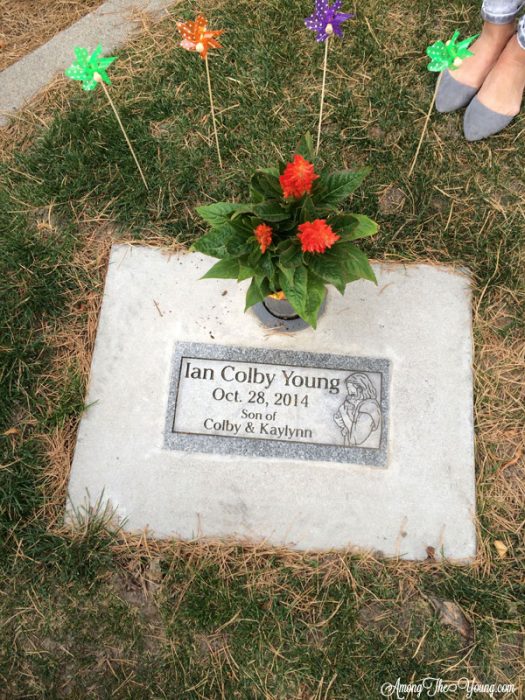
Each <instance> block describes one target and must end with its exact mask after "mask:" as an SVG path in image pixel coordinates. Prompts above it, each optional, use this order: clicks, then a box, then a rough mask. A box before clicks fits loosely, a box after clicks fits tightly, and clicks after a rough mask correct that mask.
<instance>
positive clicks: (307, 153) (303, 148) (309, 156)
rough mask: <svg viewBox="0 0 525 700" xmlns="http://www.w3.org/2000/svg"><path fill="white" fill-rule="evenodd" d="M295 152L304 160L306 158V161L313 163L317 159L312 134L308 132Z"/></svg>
mask: <svg viewBox="0 0 525 700" xmlns="http://www.w3.org/2000/svg"><path fill="white" fill-rule="evenodd" d="M295 152H296V153H298V154H299V155H300V156H302V157H303V158H306V160H309V161H310V162H312V161H313V160H314V158H315V153H314V140H313V138H312V134H311V133H310V132H307V133H306V134H305V135H304V136H303V137H302V138H301V140H300V141H299V143H298V144H297V148H296V149H295Z"/></svg>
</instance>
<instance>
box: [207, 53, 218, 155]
mask: <svg viewBox="0 0 525 700" xmlns="http://www.w3.org/2000/svg"><path fill="white" fill-rule="evenodd" d="M204 63H205V64H206V77H207V78H208V92H209V93H210V107H211V118H212V121H213V133H214V134H215V145H216V146H217V155H218V156H219V166H220V167H221V168H222V158H221V149H220V146H219V135H218V134H217V122H216V121H215V105H214V103H213V93H212V91H211V78H210V66H209V64H208V56H206V58H205V59H204Z"/></svg>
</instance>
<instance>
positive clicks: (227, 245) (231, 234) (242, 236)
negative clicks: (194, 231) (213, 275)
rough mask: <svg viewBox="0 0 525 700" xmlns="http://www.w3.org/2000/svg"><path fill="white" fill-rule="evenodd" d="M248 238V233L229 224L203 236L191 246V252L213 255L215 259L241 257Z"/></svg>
mask: <svg viewBox="0 0 525 700" xmlns="http://www.w3.org/2000/svg"><path fill="white" fill-rule="evenodd" d="M248 237H249V232H248V231H246V230H244V231H243V230H241V229H238V228H236V227H234V226H232V225H231V224H230V223H227V224H225V225H223V226H221V227H219V228H213V229H212V230H211V231H210V232H209V233H206V234H204V236H201V237H200V238H199V239H198V240H196V241H195V243H194V244H193V245H192V246H191V250H196V251H198V252H199V253H204V255H211V256H213V257H214V258H224V257H226V256H227V255H236V254H237V255H241V254H242V248H243V246H244V245H245V243H246V241H247V239H248Z"/></svg>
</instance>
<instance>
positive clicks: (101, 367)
mask: <svg viewBox="0 0 525 700" xmlns="http://www.w3.org/2000/svg"><path fill="white" fill-rule="evenodd" d="M212 262H213V261H212V260H211V259H209V258H206V257H205V256H201V255H198V254H177V255H167V254H165V253H163V252H162V251H161V250H160V249H155V248H146V247H130V246H123V245H117V246H114V248H113V250H112V253H111V260H110V265H109V270H108V276H107V281H106V288H105V294H104V301H103V305H102V311H101V317H100V324H99V329H98V334H97V341H96V346H95V352H94V357H93V364H92V371H91V379H90V385H89V391H88V396H87V399H86V404H87V405H88V406H89V408H88V409H87V411H86V413H85V414H84V416H83V418H82V421H81V425H80V429H79V434H78V441H77V446H76V451H75V457H74V461H73V465H72V472H71V479H70V485H69V502H68V510H69V512H71V511H73V510H74V509H82V508H87V507H90V505H94V504H95V503H97V501H98V500H99V499H100V500H102V502H107V503H109V504H110V505H111V507H113V508H114V509H115V511H116V514H117V515H118V517H119V518H121V519H122V520H123V521H124V522H125V528H126V529H128V530H132V531H136V530H141V529H143V528H145V527H147V528H149V529H150V531H151V533H152V534H154V535H156V536H159V537H166V536H176V537H181V538H184V539H190V538H195V537H201V536H205V537H208V536H209V537H234V538H239V539H243V540H246V539H248V540H252V541H260V540H264V541H266V542H267V543H270V544H274V545H286V546H291V547H295V548H299V549H332V548H336V549H338V548H347V547H358V548H361V549H366V550H374V551H380V552H382V553H384V554H385V555H388V556H401V557H403V558H407V559H423V558H425V557H426V548H427V547H428V546H432V547H434V548H435V549H436V552H437V554H438V556H439V555H440V554H441V553H443V554H444V555H445V556H447V557H448V558H450V559H454V560H468V559H471V558H472V557H474V555H475V552H476V535H475V482H474V432H473V405H472V334H471V311H470V283H469V278H468V277H467V276H466V275H463V274H459V273H456V272H454V271H452V270H450V269H447V268H441V267H438V266H431V265H413V266H403V265H388V266H382V265H376V266H375V270H376V274H377V276H378V280H379V285H378V287H375V286H374V285H373V284H371V283H369V282H365V281H360V282H357V283H354V284H352V285H350V286H349V287H348V288H347V291H346V293H345V295H344V297H341V296H340V295H339V294H338V293H337V292H336V291H335V290H333V289H330V291H329V296H328V301H327V308H326V313H325V314H324V316H323V317H322V318H321V319H320V322H319V326H318V329H317V330H316V331H313V330H312V329H307V330H304V331H300V332H298V333H295V334H285V333H275V332H273V331H272V332H268V331H267V330H265V329H264V328H263V327H262V326H261V324H260V322H259V320H258V319H257V317H256V315H255V314H253V313H250V312H249V313H247V314H244V313H243V309H244V293H245V288H246V285H247V283H242V284H240V285H238V284H237V283H235V282H233V281H224V280H202V281H200V280H199V278H200V277H201V275H202V274H203V273H204V271H205V270H206V269H208V267H209V266H210V265H211V264H212ZM356 373H357V374H360V375H365V378H363V377H361V378H360V379H359V380H355V381H354V382H353V383H354V384H355V383H356V382H357V384H360V385H361V387H365V389H366V387H368V389H367V391H368V392H369V393H368V396H367V397H365V398H366V402H365V403H363V404H359V405H360V406H361V407H360V408H359V410H357V409H356V406H357V404H356V400H357V399H356V395H355V390H354V389H353V388H352V386H351V385H352V382H350V383H349V382H348V381H347V380H348V378H349V377H350V376H354V378H355V374H356ZM263 375H265V377H266V378H264V377H263V379H261V376H263ZM272 376H273V379H272ZM287 377H288V384H287V379H286V378H287ZM308 382H309V384H308ZM305 387H307V388H308V391H305ZM330 388H332V389H334V388H337V389H338V393H334V392H332V393H330ZM386 390H387V391H386ZM252 391H255V393H254V394H253V395H252V393H251V392H252ZM214 392H215V393H214ZM258 392H262V394H261V395H260V396H259V393H258ZM353 392H354V393H353ZM385 392H386V393H385ZM219 394H220V396H219ZM284 394H288V395H289V396H290V397H291V398H288V399H286V401H287V402H288V404H289V405H288V406H282V405H281V404H282V401H283V399H279V400H278V399H277V398H276V395H284ZM261 396H262V398H261ZM305 396H307V397H308V398H307V402H308V406H305V405H304V397H305ZM250 397H253V399H254V402H252V403H250ZM294 397H296V398H294ZM359 398H360V400H361V399H362V398H363V397H362V396H360V397H359ZM259 400H260V401H261V404H258V403H257V401H259ZM296 401H297V404H298V405H297V406H296V407H295V408H294V406H293V405H292V404H293V403H294V402H296ZM301 401H303V403H301ZM276 402H277V404H276ZM267 403H268V405H266V404H267ZM270 404H271V405H270ZM362 406H365V408H362ZM177 411H178V413H177ZM243 411H246V412H247V413H246V414H243ZM257 413H260V414H261V415H260V416H257ZM248 414H250V415H248ZM251 414H254V416H253V419H252V416H251ZM266 414H269V416H270V420H267V415H266ZM352 416H353V418H352ZM356 416H361V417H363V421H361V422H360V427H359V430H357V429H356V430H355V432H354V427H352V426H354V425H355V420H354V419H355V417H356ZM352 420H354V422H353V423H352ZM206 421H207V422H206ZM367 421H368V424H367ZM381 421H382V422H381ZM261 422H263V423H266V424H267V427H266V428H264V430H263V432H262V434H261V430H260V426H259V424H260V423H261ZM230 423H235V424H236V425H238V435H237V436H236V435H233V436H232V434H231V433H232V430H231V429H230V427H229V425H230ZM250 423H253V425H255V426H259V433H258V434H257V435H256V436H254V435H250V434H249V433H250V431H249V430H247V428H248V426H249V424H250ZM367 425H368V427H367ZM268 426H269V427H268ZM271 426H280V427H281V428H283V429H284V427H285V426H289V428H290V430H289V431H288V432H287V431H286V429H284V432H278V431H277V432H274V433H268V432H267V431H268V430H269V429H270V428H271ZM363 426H364V428H365V430H364V432H363ZM379 426H382V428H381V429H380V427H379ZM298 428H301V430H303V432H302V433H301V434H300V435H299V434H298V433H297V432H293V431H296V430H297V429H298ZM383 428H384V430H385V432H384V433H382V432H381V430H382V429H383ZM378 430H379V432H377V431H378ZM265 431H266V432H265ZM308 431H310V433H311V434H310V433H309V432H308ZM316 431H317V432H316ZM367 431H368V432H367ZM374 431H376V432H374ZM358 433H359V437H356V435H358ZM237 438H240V442H236V439H237ZM195 440H197V443H195V442H194V441H195ZM382 441H383V442H382ZM241 442H243V443H244V446H243V447H242V449H237V448H235V445H239V444H240V443H241ZM219 445H220V448H218V446H219ZM257 445H259V447H258V446H257ZM267 445H271V447H272V449H271V450H270V451H268V450H267V449H266V446H267ZM315 445H317V446H319V445H320V446H321V447H322V448H323V449H326V450H332V449H333V450H334V453H333V454H332V453H322V452H321V453H312V452H311V451H310V448H311V447H312V446H315ZM382 448H384V455H385V459H384V461H383V462H381V461H379V462H378V461H377V460H376V461H375V462H374V461H372V462H370V463H367V462H366V459H364V457H363V455H365V453H366V454H371V453H372V452H374V450H375V451H380V450H381V449H382ZM314 452H315V451H314ZM328 454H330V456H327V455H328ZM333 455H335V457H334V456H333Z"/></svg>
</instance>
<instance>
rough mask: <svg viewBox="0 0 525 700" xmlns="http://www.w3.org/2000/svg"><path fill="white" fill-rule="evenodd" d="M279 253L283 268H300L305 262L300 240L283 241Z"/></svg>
mask: <svg viewBox="0 0 525 700" xmlns="http://www.w3.org/2000/svg"><path fill="white" fill-rule="evenodd" d="M278 252H279V264H280V265H282V266H283V267H298V266H299V265H300V264H301V263H302V262H303V252H302V250H301V243H300V241H299V239H298V238H295V239H293V240H291V241H290V240H287V241H283V242H282V243H281V244H280V246H279V248H278Z"/></svg>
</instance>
